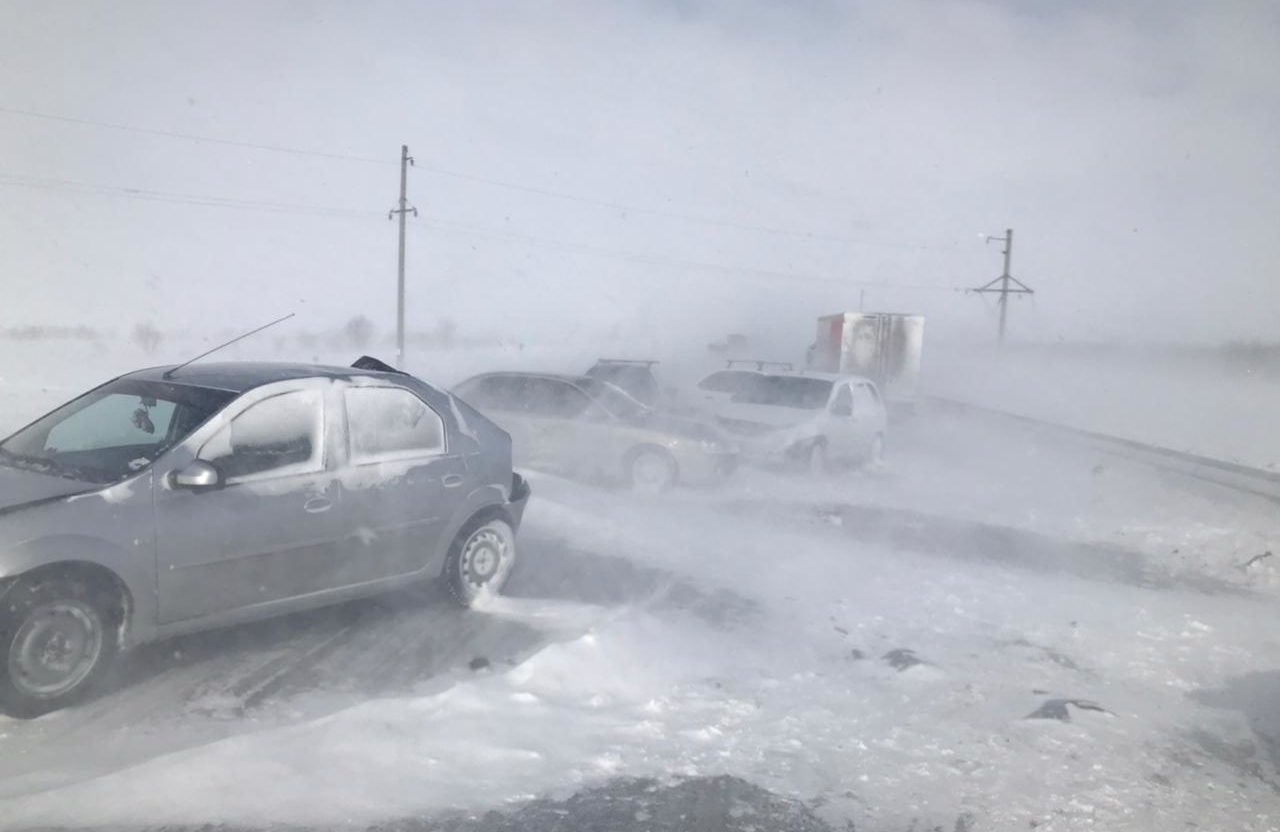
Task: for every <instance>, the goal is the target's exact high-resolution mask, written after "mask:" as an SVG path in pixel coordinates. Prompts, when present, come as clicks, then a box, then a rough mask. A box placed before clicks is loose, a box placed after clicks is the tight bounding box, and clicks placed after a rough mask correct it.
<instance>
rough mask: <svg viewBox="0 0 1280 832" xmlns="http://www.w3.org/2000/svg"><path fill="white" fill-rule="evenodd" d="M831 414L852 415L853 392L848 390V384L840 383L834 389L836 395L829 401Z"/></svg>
mask: <svg viewBox="0 0 1280 832" xmlns="http://www.w3.org/2000/svg"><path fill="white" fill-rule="evenodd" d="M831 415H832V416H852V415H853V393H852V392H851V391H850V390H849V385H847V384H842V385H840V388H839V389H838V390H837V391H836V397H835V399H833V400H832V402H831Z"/></svg>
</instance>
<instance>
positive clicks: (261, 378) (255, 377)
mask: <svg viewBox="0 0 1280 832" xmlns="http://www.w3.org/2000/svg"><path fill="white" fill-rule="evenodd" d="M174 366H176V365H170V366H167V367H149V368H147V369H145V370H137V371H136V372H132V373H128V374H127V375H125V376H124V378H131V379H138V380H140V381H159V382H164V383H166V384H186V385H190V386H192V387H207V388H211V389H214V390H225V391H227V392H230V393H243V392H245V391H246V390H252V389H253V388H255V387H261V386H262V385H264V384H271V383H273V382H277V381H289V380H291V379H303V378H329V379H352V378H368V377H370V376H373V377H377V378H386V379H388V380H393V381H397V380H398V379H401V378H403V376H401V375H400V374H399V373H382V372H377V371H373V370H358V369H355V368H352V367H330V366H326V365H323V364H288V363H278V362H268V361H225V362H216V361H215V362H209V363H207V364H190V365H187V366H186V367H182V368H181V369H180V370H178V371H177V372H176V373H174V374H173V376H172V377H170V378H165V375H164V374H165V373H166V372H168V371H170V370H172V369H173V368H174Z"/></svg>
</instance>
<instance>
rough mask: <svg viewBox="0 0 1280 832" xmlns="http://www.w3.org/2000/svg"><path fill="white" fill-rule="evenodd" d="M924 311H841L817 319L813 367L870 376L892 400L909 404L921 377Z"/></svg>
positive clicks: (887, 397)
mask: <svg viewBox="0 0 1280 832" xmlns="http://www.w3.org/2000/svg"><path fill="white" fill-rule="evenodd" d="M923 349H924V316H923V315H904V314H900V313H897V312H837V313H835V314H834V315H823V316H822V317H820V318H818V337H817V340H816V341H815V342H814V344H813V346H812V347H810V349H809V360H808V366H809V369H812V370H821V371H823V372H828V373H850V374H853V375H860V376H865V377H866V378H869V379H871V380H872V381H874V382H875V383H876V385H877V386H878V387H879V388H880V389H881V391H883V393H884V396H885V398H886V400H887V401H888V402H890V403H891V404H894V405H899V406H902V405H906V406H907V407H910V405H911V403H912V401H913V400H914V399H915V395H916V384H917V381H918V379H919V376H920V356H921V353H922V351H923Z"/></svg>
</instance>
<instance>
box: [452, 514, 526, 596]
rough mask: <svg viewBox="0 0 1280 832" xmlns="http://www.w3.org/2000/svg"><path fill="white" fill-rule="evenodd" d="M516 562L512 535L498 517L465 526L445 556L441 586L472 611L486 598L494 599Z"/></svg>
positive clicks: (504, 522) (514, 537) (510, 530)
mask: <svg viewBox="0 0 1280 832" xmlns="http://www.w3.org/2000/svg"><path fill="white" fill-rule="evenodd" d="M515 561H516V533H515V530H514V529H512V528H511V524H510V523H508V522H507V521H506V520H503V519H502V518H498V517H490V518H481V519H479V520H474V521H472V522H470V523H468V524H467V525H466V526H464V527H463V528H462V531H461V532H459V533H458V536H457V537H456V538H454V541H453V545H451V546H450V547H449V553H448V555H446V556H445V562H444V582H445V586H446V587H447V588H448V590H449V595H450V596H452V597H453V599H454V600H455V601H457V602H458V603H459V604H461V605H462V606H464V607H472V606H474V605H475V603H476V601H478V600H479V599H480V598H482V597H484V596H486V595H497V594H498V593H500V592H501V591H502V588H503V586H504V585H506V582H507V578H509V577H510V576H511V569H512V567H513V566H514V565H515Z"/></svg>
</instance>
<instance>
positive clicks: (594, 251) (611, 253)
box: [423, 216, 966, 292]
mask: <svg viewBox="0 0 1280 832" xmlns="http://www.w3.org/2000/svg"><path fill="white" fill-rule="evenodd" d="M423 219H424V220H425V221H426V223H427V224H428V225H430V226H433V227H436V228H440V229H443V230H446V231H454V232H456V233H460V234H474V235H479V236H488V237H499V238H503V239H510V240H513V241H516V242H521V243H525V244H528V245H534V246H540V247H544V248H558V249H564V250H568V251H576V252H580V253H583V254H589V255H595V256H599V257H609V258H614V259H621V260H631V261H634V262H640V263H651V264H655V265H667V266H678V267H681V268H690V269H699V270H703V271H714V272H721V273H725V274H734V275H745V276H749V277H761V278H768V279H785V280H789V281H794V280H800V281H806V282H814V283H830V284H835V285H839V286H866V287H874V288H880V289H909V290H933V291H947V292H964V291H966V289H965V288H964V287H961V286H947V285H943V284H936V283H886V282H884V281H857V280H847V279H844V278H839V277H828V276H824V275H813V274H804V273H800V272H780V271H772V270H769V269H759V268H754V267H749V266H729V265H725V264H722V263H709V262H706V261H698V260H685V259H681V258H678V257H668V256H666V255H661V254H651V253H648V252H636V251H624V250H620V249H612V248H606V247H603V246H594V245H590V244H587V243H577V242H572V241H566V240H555V239H552V238H549V237H540V236H535V235H531V234H517V233H514V232H508V231H503V230H500V229H494V228H488V227H485V226H477V225H468V224H465V223H459V222H455V221H453V220H446V219H442V218H439V217H427V216H424V217H423Z"/></svg>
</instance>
